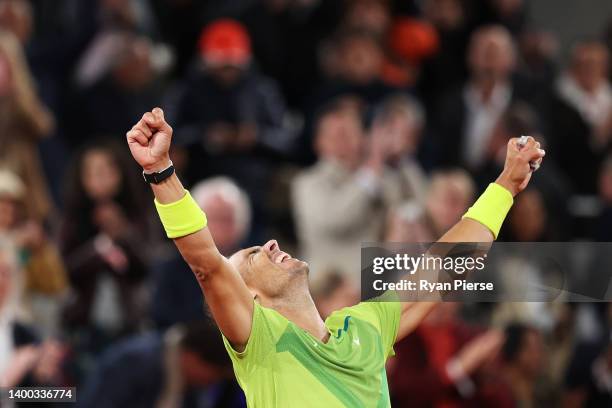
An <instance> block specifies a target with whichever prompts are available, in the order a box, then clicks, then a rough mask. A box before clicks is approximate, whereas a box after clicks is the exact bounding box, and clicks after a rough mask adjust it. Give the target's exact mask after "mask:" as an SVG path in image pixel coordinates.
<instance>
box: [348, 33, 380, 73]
mask: <svg viewBox="0 0 612 408" xmlns="http://www.w3.org/2000/svg"><path fill="white" fill-rule="evenodd" d="M340 55H341V63H342V67H343V68H342V72H343V74H344V75H343V76H344V78H345V79H346V80H347V81H349V82H352V83H355V84H368V83H370V82H372V81H374V80H376V79H378V77H379V74H380V70H381V66H382V61H383V55H382V50H381V49H380V46H379V45H378V43H377V42H376V40H374V38H372V37H370V36H367V35H354V36H352V37H349V38H346V39H344V41H343V43H342V48H341V53H340Z"/></svg>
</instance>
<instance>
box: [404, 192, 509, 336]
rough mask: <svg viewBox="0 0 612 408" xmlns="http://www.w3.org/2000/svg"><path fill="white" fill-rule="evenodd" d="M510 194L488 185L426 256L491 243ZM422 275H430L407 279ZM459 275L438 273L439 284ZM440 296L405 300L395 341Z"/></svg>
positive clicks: (418, 273)
mask: <svg viewBox="0 0 612 408" xmlns="http://www.w3.org/2000/svg"><path fill="white" fill-rule="evenodd" d="M512 196H513V194H512V193H511V192H510V191H508V189H507V188H506V187H503V186H502V185H501V184H499V183H498V184H495V185H493V186H490V187H489V188H488V189H487V191H486V192H485V193H483V195H482V196H481V197H480V198H479V199H478V200H477V201H476V203H474V206H472V207H471V208H470V210H469V211H468V212H467V213H466V215H465V216H464V217H463V219H462V220H461V221H459V222H458V223H457V224H455V225H454V226H453V227H452V228H451V229H450V230H448V232H446V233H445V234H444V235H443V236H442V237H441V238H440V239H439V240H438V241H437V243H436V244H434V245H432V246H431V247H430V249H429V251H428V254H429V255H431V256H435V257H445V256H447V255H448V252H449V251H451V250H452V248H453V245H449V243H451V244H452V243H462V242H465V243H470V242H472V243H480V244H491V243H492V242H493V241H494V240H495V238H496V237H497V234H498V232H499V228H500V227H501V223H502V222H503V220H504V219H505V217H506V214H507V213H508V211H509V210H510V207H511V205H512ZM489 248H490V246H485V247H484V248H483V246H482V245H479V246H478V252H481V251H488V249H489ZM421 273H423V274H425V275H427V276H429V275H431V271H417V273H416V275H414V276H412V275H408V276H407V277H406V278H407V279H414V277H415V276H420V275H421ZM458 276H459V275H456V276H455V275H449V274H447V273H443V272H442V271H439V273H438V278H437V279H438V282H446V281H448V280H452V279H457V278H458ZM443 295H444V294H443V293H439V292H436V291H434V292H432V294H429V295H428V298H427V299H426V300H428V301H423V300H421V301H416V302H415V301H405V302H404V303H403V305H402V321H401V324H400V330H399V333H398V338H402V337H403V336H405V335H406V334H408V333H410V332H411V331H412V330H414V328H415V327H416V326H417V325H418V324H419V323H420V322H421V321H422V320H423V319H424V318H425V316H427V314H428V313H429V312H430V311H431V310H432V309H433V308H434V307H435V306H436V304H437V303H438V302H439V301H441V300H442V296H443Z"/></svg>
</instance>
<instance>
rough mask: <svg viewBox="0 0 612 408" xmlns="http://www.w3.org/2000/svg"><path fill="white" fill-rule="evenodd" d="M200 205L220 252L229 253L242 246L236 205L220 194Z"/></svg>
mask: <svg viewBox="0 0 612 408" xmlns="http://www.w3.org/2000/svg"><path fill="white" fill-rule="evenodd" d="M198 204H199V205H200V207H201V208H202V209H203V210H204V211H205V212H206V218H207V219H208V229H209V230H210V233H211V234H212V236H213V237H215V244H216V245H217V248H219V251H221V253H228V252H229V251H232V250H234V249H236V247H237V246H238V245H239V244H240V240H241V238H242V237H241V235H242V234H241V231H240V228H239V226H238V220H237V219H236V211H235V208H234V204H233V203H231V202H229V201H227V200H226V199H225V198H224V197H223V196H222V195H220V194H216V195H213V196H211V197H207V198H206V199H205V200H203V201H202V202H199V203H198Z"/></svg>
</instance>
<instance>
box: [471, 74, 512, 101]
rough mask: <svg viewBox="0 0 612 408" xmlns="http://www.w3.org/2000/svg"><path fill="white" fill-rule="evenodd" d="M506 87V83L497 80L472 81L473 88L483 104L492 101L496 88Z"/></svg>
mask: <svg viewBox="0 0 612 408" xmlns="http://www.w3.org/2000/svg"><path fill="white" fill-rule="evenodd" d="M506 85H507V83H506V82H505V81H500V80H497V79H495V78H481V79H475V80H474V81H472V87H473V89H474V90H475V91H476V93H477V95H478V97H479V99H480V100H481V101H482V102H483V103H488V102H490V101H491V99H492V98H493V94H494V92H495V89H496V88H498V87H504V86H506Z"/></svg>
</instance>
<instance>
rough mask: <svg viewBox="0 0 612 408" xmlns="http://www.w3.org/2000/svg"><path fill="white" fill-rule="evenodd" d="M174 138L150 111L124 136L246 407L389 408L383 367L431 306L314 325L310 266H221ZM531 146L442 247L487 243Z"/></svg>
mask: <svg viewBox="0 0 612 408" xmlns="http://www.w3.org/2000/svg"><path fill="white" fill-rule="evenodd" d="M171 138H172V128H171V127H170V126H169V125H168V123H166V121H165V120H164V114H163V112H162V110H161V109H159V108H155V109H153V111H151V112H147V113H145V114H144V115H143V117H142V119H141V120H140V121H139V122H138V123H137V124H136V125H135V126H134V127H133V128H132V129H131V130H130V131H129V132H128V133H127V140H128V144H129V147H130V150H131V152H132V155H133V156H134V159H135V160H136V161H137V162H138V164H139V165H140V166H142V168H143V170H144V173H143V174H144V176H145V179H146V180H147V181H148V182H149V183H151V187H152V189H153V192H154V194H155V205H156V207H157V211H158V213H159V216H160V218H161V221H162V223H163V225H164V228H165V230H166V233H167V235H168V237H169V238H172V239H174V242H175V243H176V245H177V247H178V249H179V250H180V252H181V254H182V256H183V258H185V260H186V261H187V263H188V264H189V265H190V267H191V269H192V270H193V272H194V274H195V276H196V278H197V280H198V282H199V284H200V286H201V288H202V291H203V292H204V296H205V298H206V302H207V303H208V306H209V308H210V311H211V312H212V315H213V317H214V319H215V321H216V323H217V325H218V326H219V328H220V330H221V332H222V334H223V339H224V342H225V346H226V349H227V351H228V353H229V355H230V357H231V359H232V362H233V365H234V371H235V373H236V377H237V379H238V382H239V383H240V385H241V387H242V389H243V390H244V392H245V394H246V398H247V402H248V405H249V406H250V407H265V408H269V407H305V406H315V405H317V406H327V407H342V406H344V407H375V406H376V407H388V406H390V402H389V392H388V388H387V379H386V374H385V361H386V359H387V357H389V356H390V355H392V354H393V344H394V343H395V342H396V341H398V340H400V339H401V338H403V337H404V336H406V335H407V334H408V333H409V332H410V331H412V330H413V329H414V328H415V327H416V326H417V325H418V324H419V322H421V320H422V319H423V318H424V316H425V315H426V314H427V313H428V312H429V311H430V310H431V308H432V307H433V306H434V305H435V303H434V302H362V303H359V304H358V305H356V306H353V307H348V308H344V309H342V310H339V311H336V312H334V313H332V314H331V315H330V316H329V317H328V318H327V319H326V320H325V321H323V320H322V319H321V317H320V316H319V313H318V312H317V309H316V307H315V304H314V302H313V300H312V297H311V295H310V292H309V290H308V264H306V263H305V262H303V261H300V260H299V259H295V258H293V257H291V255H289V254H287V253H286V252H283V251H282V250H281V248H280V247H279V245H278V243H277V242H276V241H274V240H271V241H268V242H266V243H265V244H264V245H262V246H255V247H251V248H246V249H243V250H241V251H238V252H236V253H235V254H234V255H232V256H231V257H229V258H225V257H224V256H222V255H221V254H220V253H219V251H218V250H217V248H216V247H215V243H214V241H213V237H212V236H211V235H210V232H209V231H208V229H207V228H206V216H205V215H204V213H203V212H202V211H201V210H200V208H199V207H198V206H197V204H196V203H195V202H194V201H193V199H192V198H191V195H190V194H189V192H187V191H186V190H185V189H184V188H183V186H182V184H181V182H180V181H179V179H178V178H177V177H176V175H175V174H174V168H173V166H172V162H171V161H170V159H169V155H168V151H169V149H170V142H171ZM539 147H540V146H539V143H537V142H536V141H535V140H533V138H529V139H528V140H527V142H526V143H525V144H524V145H523V144H519V143H518V139H512V140H510V142H509V143H508V151H507V158H506V164H505V167H504V170H503V172H502V174H501V175H500V176H499V178H498V179H497V180H496V182H495V183H491V184H490V185H489V187H488V188H487V190H486V191H485V192H484V193H483V194H482V196H481V197H480V198H479V199H478V201H477V202H476V203H475V204H474V205H473V206H472V207H471V208H470V210H469V211H468V212H467V213H466V215H465V216H464V218H463V219H462V220H461V221H459V222H458V223H457V224H456V225H455V226H454V227H452V228H451V229H450V230H449V231H448V232H447V233H446V234H444V236H443V237H442V238H441V239H440V241H441V242H492V241H493V240H494V239H495V238H496V237H497V233H498V232H499V229H500V227H501V224H502V222H503V220H504V218H505V216H506V214H507V212H508V210H509V209H510V207H511V205H512V201H513V196H515V195H516V194H517V193H519V192H520V191H521V190H523V189H524V188H525V187H526V186H527V183H528V182H529V180H530V178H531V174H532V170H531V167H530V162H538V161H540V160H541V159H542V157H543V156H544V151H543V150H541V149H540V148H539Z"/></svg>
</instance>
